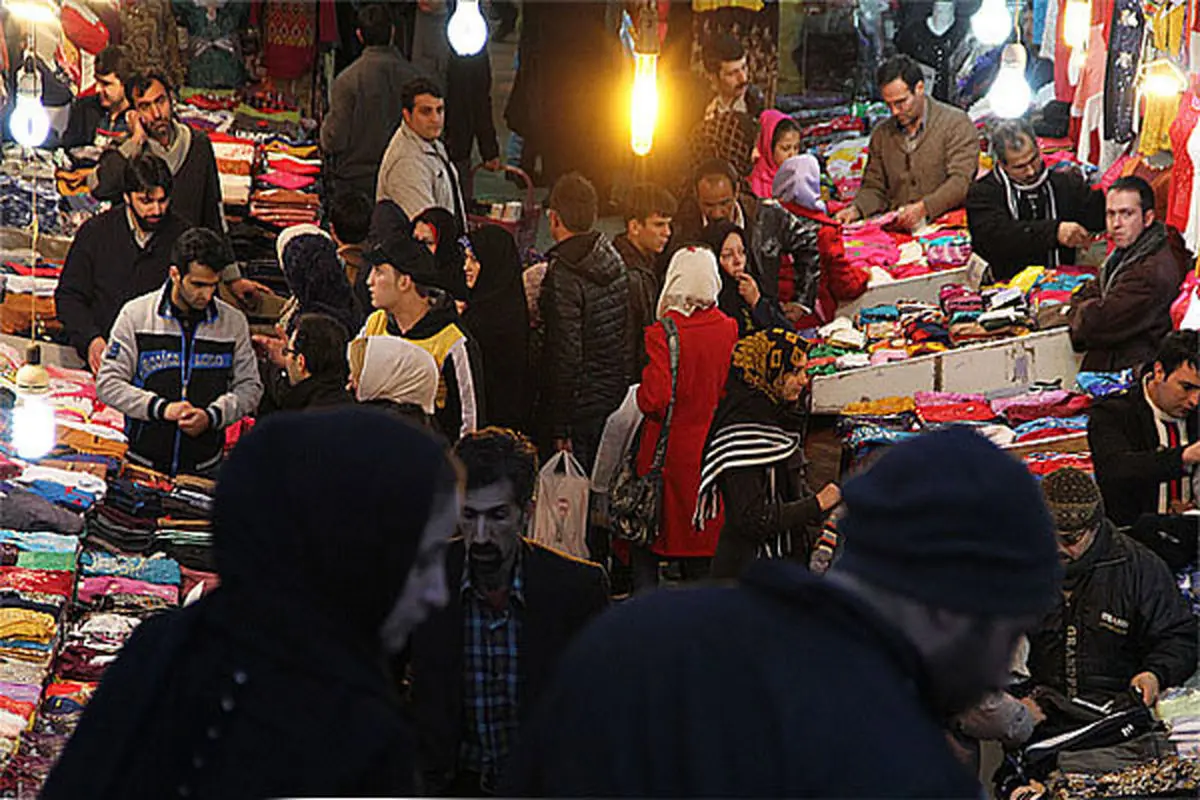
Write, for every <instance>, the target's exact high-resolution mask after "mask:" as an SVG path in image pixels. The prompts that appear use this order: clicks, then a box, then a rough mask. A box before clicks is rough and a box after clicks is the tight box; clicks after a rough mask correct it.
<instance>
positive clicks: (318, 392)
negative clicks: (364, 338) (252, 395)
mask: <svg viewBox="0 0 1200 800" xmlns="http://www.w3.org/2000/svg"><path fill="white" fill-rule="evenodd" d="M349 337H350V333H349V331H348V329H347V328H346V326H345V325H344V324H343V323H342V322H340V321H339V320H337V319H336V318H334V317H331V316H329V315H328V314H321V313H316V312H309V313H304V314H299V315H297V316H296V317H295V319H294V320H293V322H292V325H291V333H290V334H289V335H288V338H287V339H286V340H280V341H281V342H282V345H283V346H282V347H280V348H279V349H278V350H277V351H276V350H275V349H274V348H272V350H271V351H270V357H269V358H268V359H267V360H266V361H264V362H263V369H262V373H263V375H262V382H263V387H264V391H263V399H262V402H261V403H259V406H258V416H259V417H263V416H265V415H267V414H269V413H271V412H272V411H304V410H306V409H310V408H327V407H329V406H337V405H342V404H344V403H349V402H352V401H353V399H354V398H353V397H351V396H350V393H349V392H348V391H346V379H347V377H348V372H347V369H346V341H347V339H349ZM258 342H259V339H258V337H255V344H258Z"/></svg>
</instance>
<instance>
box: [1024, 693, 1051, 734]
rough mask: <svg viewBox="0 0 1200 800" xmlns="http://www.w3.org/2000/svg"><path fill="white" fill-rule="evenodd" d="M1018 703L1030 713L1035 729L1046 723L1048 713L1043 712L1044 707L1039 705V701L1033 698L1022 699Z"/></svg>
mask: <svg viewBox="0 0 1200 800" xmlns="http://www.w3.org/2000/svg"><path fill="white" fill-rule="evenodd" d="M1018 702H1019V703H1020V704H1021V705H1023V706H1025V708H1026V710H1027V711H1029V716H1030V717H1032V718H1033V724H1034V726H1035V727H1036V726H1038V725H1041V724H1042V723H1043V722H1045V721H1046V712H1045V711H1042V707H1041V706H1039V705H1038V702H1037V700H1034V699H1033V698H1032V697H1022V698H1021V699H1020V700H1019V701H1018Z"/></svg>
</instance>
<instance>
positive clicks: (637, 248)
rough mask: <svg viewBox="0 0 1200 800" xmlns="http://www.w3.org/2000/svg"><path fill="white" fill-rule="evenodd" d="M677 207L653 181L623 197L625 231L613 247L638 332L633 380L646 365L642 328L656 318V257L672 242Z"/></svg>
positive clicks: (660, 275)
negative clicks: (621, 264)
mask: <svg viewBox="0 0 1200 800" xmlns="http://www.w3.org/2000/svg"><path fill="white" fill-rule="evenodd" d="M677 208H678V206H677V204H676V202H675V198H674V197H673V196H672V195H671V193H670V192H668V191H667V190H666V189H663V188H662V187H660V186H656V185H654V184H652V183H644V184H639V185H637V186H634V187H632V188H631V189H630V190H629V194H628V195H626V197H625V232H624V233H622V234H620V235H619V236H617V237H616V238H614V239H613V247H615V248H616V250H617V252H618V253H619V254H620V255H621V260H622V261H624V262H625V271H626V272H627V273H628V274H629V314H630V318H631V322H632V324H633V326H634V329H635V331H636V333H637V339H636V344H637V352H636V354H635V358H634V364H633V366H634V382H635V383H636V382H637V378H638V377H639V376H640V375H641V374H642V367H644V366H645V365H646V348H645V342H644V341H643V339H642V331H644V330H645V329H646V328H647V327H649V326H650V325H653V324H654V322H655V320H657V319H658V313H657V310H658V296H659V294H660V293H661V292H662V283H663V270H662V269H661V268H660V266H659V260H660V259H661V258H662V254H663V252H664V251H665V250H666V249H667V243H668V242H670V241H671V218H672V217H674V216H675V212H676V210H677Z"/></svg>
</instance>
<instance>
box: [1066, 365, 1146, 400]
mask: <svg viewBox="0 0 1200 800" xmlns="http://www.w3.org/2000/svg"><path fill="white" fill-rule="evenodd" d="M1135 383H1137V379H1136V378H1134V375H1133V368H1132V367H1131V368H1129V369H1123V370H1121V371H1120V372H1080V373H1079V374H1078V375H1076V376H1075V385H1076V387H1078V388H1079V391H1081V392H1086V393H1087V394H1090V395H1091V396H1092V397H1108V396H1109V395H1110V394H1116V393H1117V392H1123V391H1125V390H1126V389H1128V388H1129V387H1130V386H1133V385H1134V384H1135Z"/></svg>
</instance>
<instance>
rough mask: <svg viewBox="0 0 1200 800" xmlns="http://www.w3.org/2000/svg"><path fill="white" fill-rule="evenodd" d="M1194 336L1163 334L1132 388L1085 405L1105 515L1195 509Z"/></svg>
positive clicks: (1198, 376)
mask: <svg viewBox="0 0 1200 800" xmlns="http://www.w3.org/2000/svg"><path fill="white" fill-rule="evenodd" d="M1197 405H1200V336H1198V334H1197V333H1196V332H1195V331H1177V332H1175V333H1170V334H1168V335H1167V336H1166V337H1165V338H1164V339H1163V341H1162V344H1161V345H1160V346H1159V349H1158V353H1157V354H1156V355H1155V356H1154V360H1153V362H1151V363H1150V364H1149V365H1148V368H1147V369H1146V371H1145V373H1144V374H1143V375H1142V376H1141V380H1140V381H1139V383H1138V385H1136V386H1134V387H1132V388H1131V389H1128V390H1126V391H1124V392H1120V393H1119V394H1116V395H1113V396H1111V397H1108V398H1105V399H1103V400H1101V401H1099V402H1098V403H1096V404H1095V405H1094V406H1092V409H1091V412H1090V416H1089V419H1088V449H1090V450H1091V452H1092V459H1093V460H1094V462H1095V465H1096V480H1097V481H1098V482H1099V484H1100V491H1101V493H1102V494H1103V496H1104V507H1105V511H1106V512H1107V514H1108V518H1109V519H1111V520H1112V521H1113V522H1115V523H1116V524H1117V525H1120V526H1123V527H1124V526H1129V525H1133V524H1134V523H1136V522H1137V521H1138V519H1139V518H1140V517H1141V516H1142V515H1144V514H1180V513H1182V512H1183V511H1186V510H1188V509H1190V508H1195V506H1196V500H1197V498H1196V497H1194V496H1193V495H1192V475H1193V473H1194V472H1195V470H1196V465H1197V464H1200V414H1198V413H1197V411H1196V408H1197Z"/></svg>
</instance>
